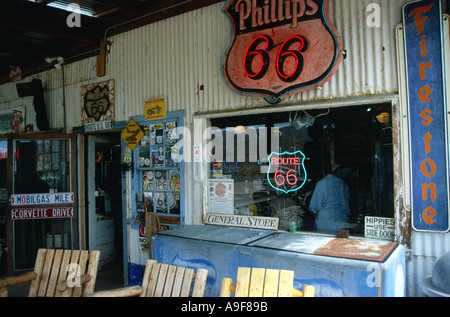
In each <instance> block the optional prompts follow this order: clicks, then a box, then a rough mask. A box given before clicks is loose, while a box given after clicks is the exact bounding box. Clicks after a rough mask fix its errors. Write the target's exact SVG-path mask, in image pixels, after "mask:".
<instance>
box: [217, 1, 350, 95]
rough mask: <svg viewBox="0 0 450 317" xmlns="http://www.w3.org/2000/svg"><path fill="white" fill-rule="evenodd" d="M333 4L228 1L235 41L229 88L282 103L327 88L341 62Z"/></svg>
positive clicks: (227, 64)
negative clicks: (331, 11)
mask: <svg viewBox="0 0 450 317" xmlns="http://www.w3.org/2000/svg"><path fill="white" fill-rule="evenodd" d="M329 2H330V1H329V0H229V2H228V3H227V4H226V5H225V7H224V9H223V11H224V13H225V14H226V15H227V16H228V18H229V19H230V22H231V25H232V36H231V39H230V41H229V43H228V46H227V48H226V50H225V53H224V56H223V60H222V71H223V75H224V77H225V80H226V82H227V84H228V86H229V87H230V88H231V89H232V90H234V91H236V92H238V93H241V94H245V95H256V96H263V97H266V99H268V100H271V101H272V102H278V101H280V100H281V99H282V98H285V97H287V96H289V95H290V94H292V93H296V92H300V91H304V90H308V89H313V88H316V87H318V86H321V85H323V84H325V83H326V82H327V81H328V80H329V79H330V78H331V77H332V76H333V75H334V74H335V72H336V71H337V69H338V67H339V64H340V62H341V59H342V41H341V38H340V36H339V34H338V32H337V30H336V29H335V27H334V26H333V25H332V24H331V22H330V20H329V17H328V6H329Z"/></svg>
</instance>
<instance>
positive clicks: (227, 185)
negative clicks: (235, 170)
mask: <svg viewBox="0 0 450 317" xmlns="http://www.w3.org/2000/svg"><path fill="white" fill-rule="evenodd" d="M208 209H209V210H210V211H212V212H214V213H217V214H233V213H234V180H233V179H209V180H208Z"/></svg>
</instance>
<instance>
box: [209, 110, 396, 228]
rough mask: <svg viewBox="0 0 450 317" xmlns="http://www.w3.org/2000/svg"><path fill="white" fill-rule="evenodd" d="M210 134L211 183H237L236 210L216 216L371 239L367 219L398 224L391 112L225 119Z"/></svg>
mask: <svg viewBox="0 0 450 317" xmlns="http://www.w3.org/2000/svg"><path fill="white" fill-rule="evenodd" d="M211 126H212V129H211V173H210V179H211V180H220V179H224V180H225V179H226V180H228V181H230V180H232V181H233V186H234V197H233V200H234V204H233V207H232V208H233V210H219V209H217V210H209V211H208V212H210V213H218V212H217V211H219V213H234V214H241V215H259V216H267V217H277V218H279V229H280V230H286V231H288V230H290V229H291V227H292V225H293V224H294V225H295V227H296V229H297V230H298V231H314V232H319V233H326V234H337V232H338V231H339V230H349V231H350V234H352V235H357V236H364V235H366V236H367V234H365V230H364V222H365V219H367V217H375V218H377V219H378V218H379V219H381V218H389V219H392V218H393V217H394V216H393V215H394V203H393V149H392V128H391V106H390V105H373V106H369V107H368V106H359V107H342V108H331V109H313V110H305V111H303V110H300V111H296V112H281V113H269V114H258V115H251V116H237V117H228V118H219V119H211ZM224 183H225V182H224ZM210 206H211V204H210Z"/></svg>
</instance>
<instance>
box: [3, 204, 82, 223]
mask: <svg viewBox="0 0 450 317" xmlns="http://www.w3.org/2000/svg"><path fill="white" fill-rule="evenodd" d="M52 218H73V208H72V207H60V208H25V209H11V219H12V220H27V219H52Z"/></svg>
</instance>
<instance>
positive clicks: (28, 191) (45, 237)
mask: <svg viewBox="0 0 450 317" xmlns="http://www.w3.org/2000/svg"><path fill="white" fill-rule="evenodd" d="M71 142H72V140H71V139H69V138H48V139H16V140H14V141H13V145H14V146H13V153H12V155H13V158H12V159H13V179H12V181H13V183H12V194H14V196H15V199H14V201H13V199H11V219H12V220H13V236H14V269H15V270H22V269H29V268H32V267H33V266H34V261H35V257H36V252H37V250H38V249H39V248H64V249H70V248H71V247H72V245H73V243H74V241H73V239H74V237H73V233H74V232H73V218H74V215H75V213H76V209H75V200H74V199H75V198H74V194H73V192H72V191H73V187H74V186H73V179H72V177H73V175H72V171H71V161H72V159H71V154H72V149H71ZM8 155H10V153H8Z"/></svg>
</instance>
